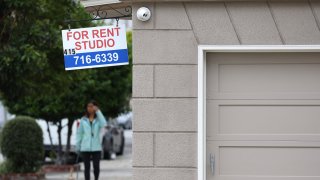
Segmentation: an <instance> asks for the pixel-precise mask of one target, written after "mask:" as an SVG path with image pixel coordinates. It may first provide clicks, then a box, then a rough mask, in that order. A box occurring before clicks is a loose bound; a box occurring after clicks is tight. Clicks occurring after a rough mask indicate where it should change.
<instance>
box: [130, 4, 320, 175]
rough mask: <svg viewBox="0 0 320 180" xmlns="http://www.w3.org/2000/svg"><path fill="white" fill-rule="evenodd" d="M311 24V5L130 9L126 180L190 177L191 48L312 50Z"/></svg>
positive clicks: (193, 168) (193, 131) (316, 11)
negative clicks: (129, 174) (142, 14)
mask: <svg viewBox="0 0 320 180" xmlns="http://www.w3.org/2000/svg"><path fill="white" fill-rule="evenodd" d="M143 6H145V7H148V8H149V9H150V10H151V12H152V17H151V19H150V20H149V21H147V22H141V21H139V20H137V19H136V11H137V9H138V8H139V7H143ZM319 20H320V2H319V1H317V0H310V1H309V0H300V1H267V2H266V1H259V2H254V1H250V2H204V1H202V2H150V0H149V2H145V3H144V2H139V3H133V60H134V62H133V63H134V67H133V113H134V119H133V132H134V135H133V172H134V173H133V176H134V178H133V179H134V180H180V179H181V180H195V179H197V47H198V45H200V44H208V45H245V44H252V45H261V44H264V45H267V44H274V45H281V44H320V21H319Z"/></svg>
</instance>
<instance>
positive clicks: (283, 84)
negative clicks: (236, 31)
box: [206, 52, 320, 180]
mask: <svg viewBox="0 0 320 180" xmlns="http://www.w3.org/2000/svg"><path fill="white" fill-rule="evenodd" d="M206 66H207V80H206V86H207V90H206V91H207V92H206V94H207V100H206V106H207V107H206V121H207V126H206V128H207V139H206V142H207V179H209V180H320V53H292V52H291V53H209V54H207V65H206ZM210 154H211V155H212V157H213V156H214V158H212V162H213V161H215V163H214V165H215V167H214V168H213V169H214V172H212V169H211V168H210V161H208V160H209V158H210Z"/></svg>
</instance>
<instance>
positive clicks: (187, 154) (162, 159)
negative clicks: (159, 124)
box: [155, 133, 197, 167]
mask: <svg viewBox="0 0 320 180" xmlns="http://www.w3.org/2000/svg"><path fill="white" fill-rule="evenodd" d="M196 137H197V134H196V133H158V134H156V139H155V144H156V145H155V148H156V151H155V165H156V166H164V167H167V166H168V167H175V166H176V167H196V166H197V138H196Z"/></svg>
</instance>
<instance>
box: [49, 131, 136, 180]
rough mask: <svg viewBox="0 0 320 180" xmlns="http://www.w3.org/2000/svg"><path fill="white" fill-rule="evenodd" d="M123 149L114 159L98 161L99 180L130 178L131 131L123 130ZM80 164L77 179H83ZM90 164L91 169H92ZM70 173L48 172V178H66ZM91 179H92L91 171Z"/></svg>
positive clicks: (124, 179) (125, 179) (57, 179)
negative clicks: (122, 152)
mask: <svg viewBox="0 0 320 180" xmlns="http://www.w3.org/2000/svg"><path fill="white" fill-rule="evenodd" d="M125 141H126V142H125V143H126V144H125V149H124V154H123V155H122V156H118V157H117V158H116V159H115V160H102V161H101V162H100V177H99V179H101V180H109V179H110V180H129V179H130V180H131V179H132V168H131V167H132V131H125ZM80 165H81V171H80V172H79V174H78V175H79V180H84V172H83V170H84V167H83V163H81V164H80ZM92 170H93V169H92V166H91V171H92ZM76 176H77V174H76V172H74V173H73V178H74V179H75V180H76ZM69 177H70V173H48V174H46V179H48V180H67V179H68V178H69ZM91 179H92V180H93V179H94V176H93V172H91Z"/></svg>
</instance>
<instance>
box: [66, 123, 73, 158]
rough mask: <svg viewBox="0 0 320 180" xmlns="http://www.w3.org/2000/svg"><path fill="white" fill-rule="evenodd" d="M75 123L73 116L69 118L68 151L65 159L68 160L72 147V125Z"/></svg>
mask: <svg viewBox="0 0 320 180" xmlns="http://www.w3.org/2000/svg"><path fill="white" fill-rule="evenodd" d="M73 123H74V120H73V118H68V137H67V146H66V152H65V154H64V159H65V160H67V159H68V158H69V155H70V147H71V135H72V125H73Z"/></svg>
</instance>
